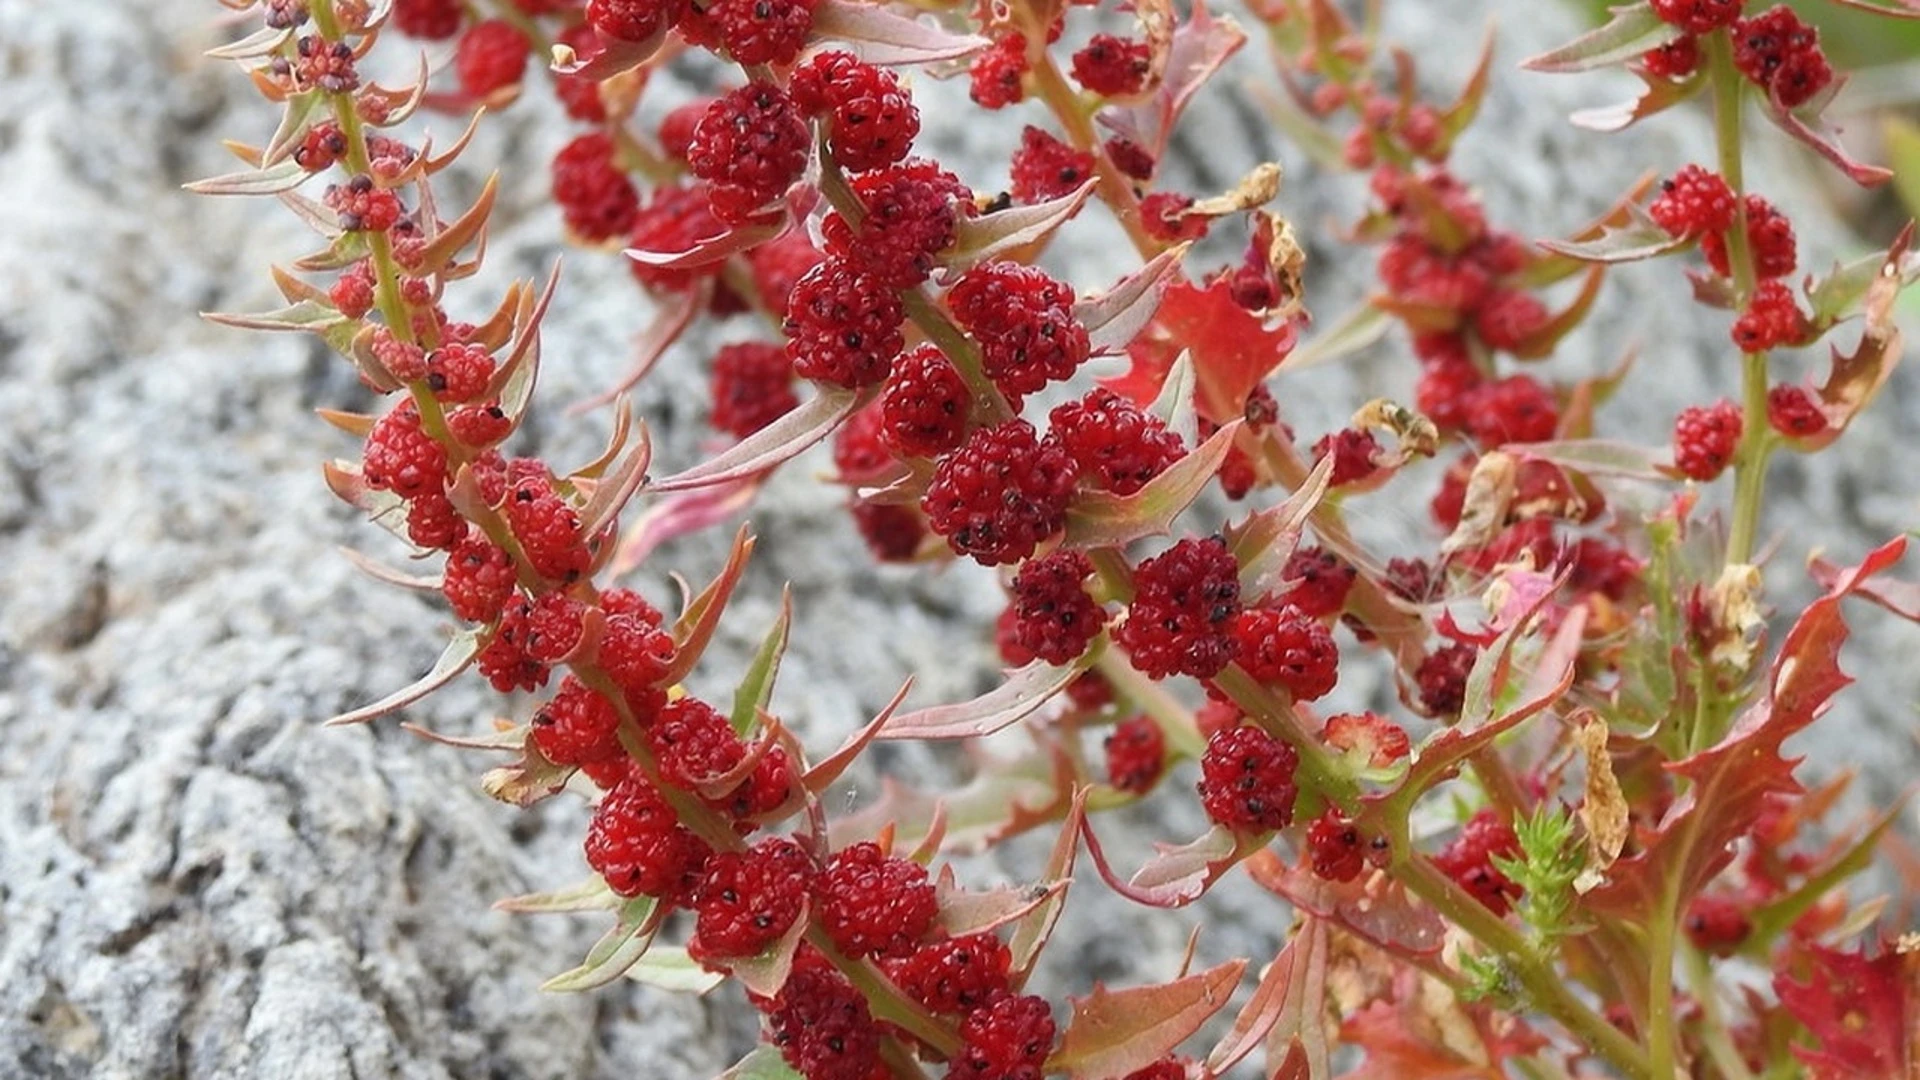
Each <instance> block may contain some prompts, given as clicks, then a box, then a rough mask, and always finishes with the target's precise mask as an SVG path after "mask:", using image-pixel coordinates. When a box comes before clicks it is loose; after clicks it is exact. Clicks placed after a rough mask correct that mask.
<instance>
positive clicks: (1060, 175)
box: [1012, 124, 1093, 203]
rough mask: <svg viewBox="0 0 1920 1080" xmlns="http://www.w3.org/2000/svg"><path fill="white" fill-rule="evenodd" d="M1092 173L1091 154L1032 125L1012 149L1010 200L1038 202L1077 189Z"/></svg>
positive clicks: (1067, 193)
mask: <svg viewBox="0 0 1920 1080" xmlns="http://www.w3.org/2000/svg"><path fill="white" fill-rule="evenodd" d="M1092 176H1093V155H1092V154H1090V153H1087V152H1086V151H1084V150H1075V149H1074V148H1073V147H1071V146H1068V145H1067V144H1066V143H1063V142H1061V141H1060V140H1059V139H1056V138H1054V137H1053V136H1052V135H1049V134H1048V133H1046V132H1044V131H1041V130H1040V129H1039V128H1037V127H1034V126H1033V125H1031V124H1029V125H1027V127H1026V129H1025V130H1024V131H1022V132H1021V133H1020V148H1019V149H1018V150H1015V151H1014V152H1013V188H1012V191H1013V201H1014V202H1017V203H1039V202H1046V201H1047V200H1048V199H1057V198H1060V197H1061V196H1063V195H1070V194H1072V193H1073V192H1074V191H1076V190H1078V189H1079V187H1080V185H1081V184H1084V183H1086V182H1087V180H1088V179H1090V178H1091V177H1092Z"/></svg>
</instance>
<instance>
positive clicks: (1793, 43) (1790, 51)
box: [1733, 4, 1833, 109]
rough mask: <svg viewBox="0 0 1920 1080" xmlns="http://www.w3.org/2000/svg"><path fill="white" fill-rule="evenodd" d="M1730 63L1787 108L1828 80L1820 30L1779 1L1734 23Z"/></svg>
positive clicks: (1830, 74) (1829, 69) (1829, 71)
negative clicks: (1777, 3) (1809, 24)
mask: <svg viewBox="0 0 1920 1080" xmlns="http://www.w3.org/2000/svg"><path fill="white" fill-rule="evenodd" d="M1733 64H1734V66H1735V67H1737V68H1739V69H1740V73H1741V74H1742V75H1745V76H1746V77H1747V78H1749V79H1751V80H1753V81H1754V83H1756V84H1757V85H1759V86H1761V87H1763V88H1765V89H1766V90H1767V92H1768V93H1769V94H1771V95H1773V96H1774V97H1776V98H1778V99H1779V100H1780V103H1781V104H1783V105H1785V106H1787V107H1788V108H1790V109H1791V108H1795V107H1797V106H1800V105H1804V104H1806V103H1807V102H1808V101H1810V100H1812V99H1813V97H1814V96H1815V95H1816V94H1818V93H1820V91H1822V90H1825V89H1826V88H1827V84H1829V83H1831V82H1832V81H1833V69H1832V67H1830V66H1829V65H1828V64H1827V58H1826V55H1825V54H1824V53H1822V52H1821V50H1820V31H1818V30H1816V29H1814V28H1813V27H1811V26H1808V25H1807V24H1806V23H1803V22H1801V21H1800V17H1799V16H1798V15H1796V14H1794V12H1793V9H1792V8H1789V7H1787V6H1786V5H1785V4H1779V5H1776V6H1774V7H1772V8H1769V9H1768V10H1766V11H1764V12H1762V13H1760V14H1759V15H1756V16H1754V17H1753V18H1751V19H1742V20H1740V23H1739V25H1737V26H1735V27H1734V28H1733Z"/></svg>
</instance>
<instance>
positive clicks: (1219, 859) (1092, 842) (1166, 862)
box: [1081, 822, 1259, 908]
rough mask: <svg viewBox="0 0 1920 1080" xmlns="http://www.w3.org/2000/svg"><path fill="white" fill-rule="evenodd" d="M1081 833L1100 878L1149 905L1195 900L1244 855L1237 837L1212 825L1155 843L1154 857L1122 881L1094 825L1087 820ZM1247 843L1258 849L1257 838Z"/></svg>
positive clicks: (1174, 904) (1176, 904) (1172, 905)
mask: <svg viewBox="0 0 1920 1080" xmlns="http://www.w3.org/2000/svg"><path fill="white" fill-rule="evenodd" d="M1081 832H1082V833H1083V834H1084V835H1085V836H1086V838H1087V853H1088V854H1090V855H1092V856H1093V865H1094V866H1095V867H1096V868H1097V869H1098V870H1099V871H1100V877H1101V878H1102V879H1104V880H1105V881H1106V883H1107V884H1108V885H1109V886H1111V887H1112V888H1113V891H1115V892H1117V893H1119V894H1120V895H1122V896H1124V897H1126V898H1127V899H1129V900H1132V901H1133V902H1135V903H1138V904H1145V905H1147V906H1149V907H1158V908H1176V907H1185V906H1186V905H1188V904H1190V903H1192V902H1193V901H1195V900H1198V899H1199V898H1200V897H1201V896H1202V895H1203V894H1205V893H1206V891H1207V889H1208V888H1209V887H1210V886H1212V884H1213V883H1214V882H1215V881H1218V880H1219V879H1220V876H1221V875H1222V874H1224V873H1226V872H1227V870H1228V869H1229V868H1231V867H1232V866H1233V865H1234V864H1235V863H1237V862H1239V861H1240V859H1241V858H1242V856H1243V855H1244V854H1245V852H1243V851H1242V850H1241V841H1240V838H1239V837H1236V836H1235V835H1234V834H1233V833H1232V832H1230V831H1228V830H1226V829H1224V828H1221V827H1220V826H1218V825H1215V826H1214V827H1213V828H1211V829H1209V830H1207V831H1206V833H1204V834H1203V835H1201V837H1200V838H1199V839H1197V840H1193V841H1190V842H1188V843H1185V844H1180V845H1172V844H1161V843H1155V844H1154V855H1153V857H1152V858H1150V859H1148V860H1147V862H1146V864H1145V865H1143V866H1142V867H1141V868H1140V869H1139V870H1138V871H1136V872H1135V873H1134V875H1133V877H1132V878H1130V879H1127V880H1125V881H1122V880H1121V879H1120V878H1119V877H1118V876H1116V875H1115V874H1114V873H1113V869H1112V867H1111V866H1109V865H1108V863H1107V856H1106V853H1105V852H1104V851H1103V850H1101V847H1100V838H1099V837H1097V836H1095V835H1094V832H1093V824H1092V823H1091V822H1088V823H1086V824H1085V825H1083V826H1082V828H1081ZM1248 843H1251V844H1253V845H1254V850H1258V847H1259V841H1258V839H1253V840H1249V841H1248Z"/></svg>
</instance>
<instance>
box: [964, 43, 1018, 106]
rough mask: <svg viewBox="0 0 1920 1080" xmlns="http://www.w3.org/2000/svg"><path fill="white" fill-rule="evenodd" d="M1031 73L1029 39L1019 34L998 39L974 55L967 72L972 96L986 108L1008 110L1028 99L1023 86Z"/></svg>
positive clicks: (976, 102)
mask: <svg viewBox="0 0 1920 1080" xmlns="http://www.w3.org/2000/svg"><path fill="white" fill-rule="evenodd" d="M1026 73H1027V40H1026V39H1025V38H1023V37H1021V36H1020V35H1019V34H1008V35H1007V36H1005V37H1002V38H998V39H996V40H995V41H994V43H993V44H992V45H990V46H988V47H987V48H986V49H983V50H981V51H980V52H977V53H975V54H974V55H973V61H972V63H971V64H970V66H969V67H968V69H967V74H968V76H969V78H970V80H971V84H972V85H971V87H970V89H969V91H968V93H969V94H970V95H971V96H972V97H973V101H974V104H976V105H979V106H980V107H981V108H983V109H1004V108H1006V107H1007V106H1008V105H1012V104H1014V103H1016V102H1018V101H1020V100H1021V99H1023V98H1025V97H1026V96H1027V92H1026V87H1025V85H1024V84H1023V83H1022V81H1021V80H1022V79H1023V77H1024V76H1025V75H1026Z"/></svg>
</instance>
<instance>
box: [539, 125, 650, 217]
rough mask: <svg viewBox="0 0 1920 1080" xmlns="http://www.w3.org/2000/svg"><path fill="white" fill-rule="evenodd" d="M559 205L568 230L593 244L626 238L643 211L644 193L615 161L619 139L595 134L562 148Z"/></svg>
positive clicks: (556, 173) (557, 165) (557, 168)
mask: <svg viewBox="0 0 1920 1080" xmlns="http://www.w3.org/2000/svg"><path fill="white" fill-rule="evenodd" d="M553 201H554V202H556V203H559V204H560V212H561V213H562V214H563V215H564V216H565V218H566V222H567V228H569V229H572V230H573V231H574V232H576V233H578V234H579V235H580V236H581V237H582V238H583V239H585V240H587V241H588V242H590V243H599V242H601V241H605V240H611V239H613V238H614V237H616V236H618V237H625V236H627V235H628V234H629V233H631V232H632V231H633V222H634V218H635V217H636V216H638V214H639V212H640V194H639V192H637V191H635V190H634V187H633V182H632V181H631V180H628V179H627V174H626V173H625V172H623V171H622V170H621V169H620V167H619V165H618V164H616V163H615V161H614V147H613V139H612V138H610V137H609V136H608V135H607V134H606V133H605V132H599V131H596V132H593V133H592V134H588V135H582V136H580V137H579V138H577V139H575V140H573V141H572V142H570V143H568V144H567V145H566V146H564V147H561V149H560V152H559V153H558V154H557V155H555V156H554V159H553Z"/></svg>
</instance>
